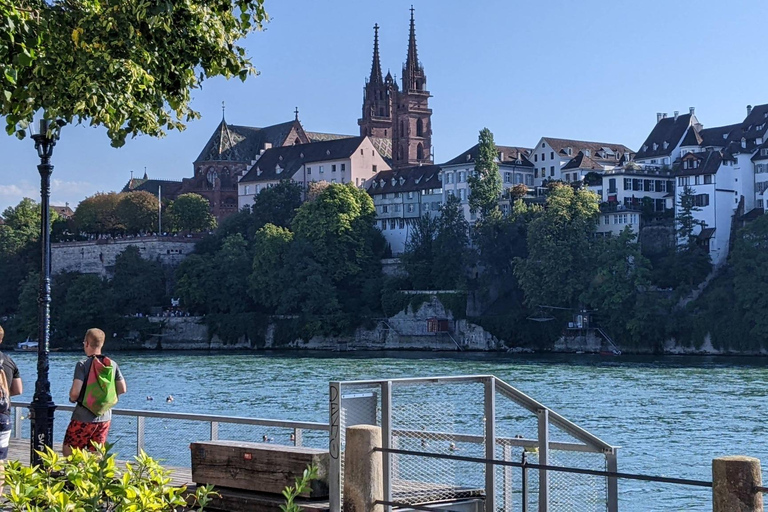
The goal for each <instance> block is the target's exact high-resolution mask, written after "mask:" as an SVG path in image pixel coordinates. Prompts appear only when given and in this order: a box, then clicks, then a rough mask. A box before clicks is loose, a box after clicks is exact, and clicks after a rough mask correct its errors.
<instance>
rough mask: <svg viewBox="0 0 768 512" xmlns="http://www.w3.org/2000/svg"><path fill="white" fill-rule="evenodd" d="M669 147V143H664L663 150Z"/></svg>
mask: <svg viewBox="0 0 768 512" xmlns="http://www.w3.org/2000/svg"><path fill="white" fill-rule="evenodd" d="M668 147H669V142H667V141H664V149H667V148H668Z"/></svg>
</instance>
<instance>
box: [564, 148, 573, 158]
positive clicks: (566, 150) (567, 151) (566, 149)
mask: <svg viewBox="0 0 768 512" xmlns="http://www.w3.org/2000/svg"><path fill="white" fill-rule="evenodd" d="M565 152H566V153H568V156H571V155H572V154H573V148H565Z"/></svg>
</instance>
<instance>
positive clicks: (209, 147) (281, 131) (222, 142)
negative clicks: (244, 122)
mask: <svg viewBox="0 0 768 512" xmlns="http://www.w3.org/2000/svg"><path fill="white" fill-rule="evenodd" d="M294 127H295V128H296V130H297V131H298V132H299V139H300V140H301V142H303V143H307V142H309V139H308V138H307V135H306V133H305V132H304V129H303V128H302V127H301V123H300V122H299V121H297V120H293V121H288V122H287V123H281V124H276V125H273V126H266V127H264V128H254V127H252V126H237V125H234V124H227V123H226V122H225V121H221V123H219V126H218V127H217V128H216V131H215V132H214V133H213V135H211V138H210V139H208V143H207V144H206V145H205V147H204V148H203V151H201V152H200V156H198V157H197V159H196V160H195V162H208V161H235V162H250V161H251V160H253V159H255V158H256V156H257V155H258V154H259V151H260V150H261V149H264V144H265V143H269V144H272V147H277V146H282V145H283V144H285V142H286V140H285V139H286V137H288V134H290V133H291V130H292V129H293V128H294Z"/></svg>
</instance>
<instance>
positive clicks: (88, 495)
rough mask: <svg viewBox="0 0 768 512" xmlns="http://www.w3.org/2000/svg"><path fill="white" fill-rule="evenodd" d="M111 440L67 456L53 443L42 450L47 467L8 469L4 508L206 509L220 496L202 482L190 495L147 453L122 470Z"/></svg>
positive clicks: (35, 511) (11, 465)
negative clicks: (55, 447)
mask: <svg viewBox="0 0 768 512" xmlns="http://www.w3.org/2000/svg"><path fill="white" fill-rule="evenodd" d="M110 448H111V445H109V444H107V445H105V446H102V445H97V446H96V451H95V452H90V451H87V450H77V449H75V450H74V452H73V453H72V455H71V456H69V457H62V456H61V455H59V454H57V453H56V452H54V451H53V450H51V449H50V448H47V449H46V451H45V452H38V453H39V454H40V458H41V460H42V466H34V467H27V466H23V465H22V464H21V463H20V462H18V461H11V462H8V464H7V466H6V468H5V485H6V492H5V498H6V499H7V503H6V507H7V508H5V509H4V510H11V511H13V512H22V511H23V512H43V511H46V512H69V511H73V512H75V511H76V512H96V511H99V512H104V511H109V512H140V511H146V510H154V511H158V512H176V511H183V510H197V511H203V510H204V509H205V507H206V506H208V505H209V504H210V502H211V499H212V498H213V497H214V496H216V493H215V492H214V491H213V487H212V486H203V487H198V488H197V490H196V492H195V494H194V495H191V494H190V495H189V496H186V490H187V489H186V487H185V486H182V487H173V486H171V485H169V482H170V471H169V470H167V469H164V468H163V467H162V466H161V465H160V464H159V463H158V462H156V461H155V460H154V459H152V458H151V457H149V456H148V455H147V454H146V453H144V452H142V453H141V455H139V456H137V457H135V462H134V463H127V464H126V467H125V470H122V469H121V468H119V467H118V466H117V464H116V463H115V456H114V455H113V454H110V453H109V450H110Z"/></svg>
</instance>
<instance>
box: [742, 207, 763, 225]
mask: <svg viewBox="0 0 768 512" xmlns="http://www.w3.org/2000/svg"><path fill="white" fill-rule="evenodd" d="M764 214H765V212H764V210H763V209H762V208H752V209H751V210H749V211H748V212H747V213H745V214H744V215H742V216H741V217H740V218H739V220H743V221H747V222H749V221H753V220H757V219H758V218H760V217H761V216H762V215H764Z"/></svg>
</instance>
